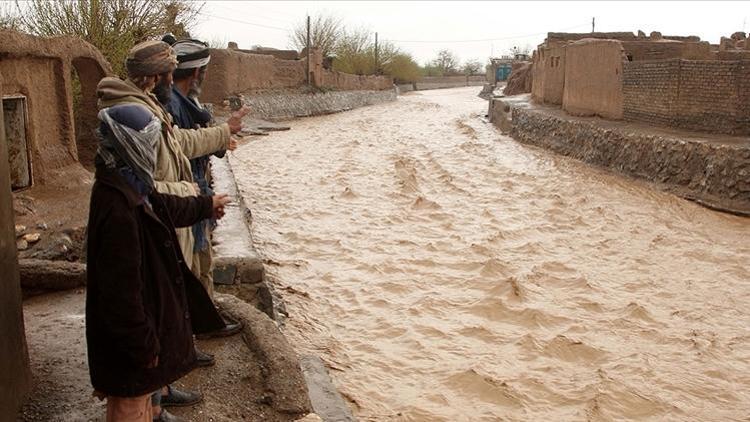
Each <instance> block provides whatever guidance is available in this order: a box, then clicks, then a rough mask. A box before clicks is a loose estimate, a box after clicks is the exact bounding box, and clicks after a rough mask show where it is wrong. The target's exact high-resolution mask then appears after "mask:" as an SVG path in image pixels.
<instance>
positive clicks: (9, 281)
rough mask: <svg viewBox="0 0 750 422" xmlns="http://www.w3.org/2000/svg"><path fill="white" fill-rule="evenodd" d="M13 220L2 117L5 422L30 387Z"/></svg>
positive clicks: (0, 414) (0, 280)
mask: <svg viewBox="0 0 750 422" xmlns="http://www.w3.org/2000/svg"><path fill="white" fill-rule="evenodd" d="M0 86H2V76H0ZM0 116H2V102H0ZM13 221H14V218H13V204H12V199H11V193H10V173H9V169H8V147H7V144H6V142H5V128H4V126H3V120H2V119H0V274H2V277H0V332H2V341H0V386H2V394H0V421H3V422H4V421H14V420H16V417H15V415H16V413H17V410H18V408H19V407H20V405H21V402H22V401H23V399H24V397H25V395H26V393H27V392H28V390H29V387H30V377H31V375H30V372H29V356H28V352H27V349H26V336H25V333H24V324H23V312H22V308H21V284H20V281H19V279H18V252H17V251H16V241H15V239H16V236H15V229H14V223H13Z"/></svg>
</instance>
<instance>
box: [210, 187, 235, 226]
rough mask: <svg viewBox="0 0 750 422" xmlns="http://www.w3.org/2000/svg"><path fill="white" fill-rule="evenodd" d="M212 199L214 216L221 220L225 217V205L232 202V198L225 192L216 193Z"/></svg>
mask: <svg viewBox="0 0 750 422" xmlns="http://www.w3.org/2000/svg"><path fill="white" fill-rule="evenodd" d="M211 199H212V200H213V208H214V218H215V219H217V220H219V219H221V217H224V206H225V205H227V204H228V203H230V202H232V199H231V198H230V197H229V195H227V194H225V193H220V194H218V195H214V196H212V197H211Z"/></svg>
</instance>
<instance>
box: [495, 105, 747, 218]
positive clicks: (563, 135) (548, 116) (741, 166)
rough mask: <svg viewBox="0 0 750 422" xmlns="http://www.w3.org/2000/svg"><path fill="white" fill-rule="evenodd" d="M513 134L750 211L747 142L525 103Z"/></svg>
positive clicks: (714, 203) (712, 203) (717, 204)
mask: <svg viewBox="0 0 750 422" xmlns="http://www.w3.org/2000/svg"><path fill="white" fill-rule="evenodd" d="M496 124H497V123H496ZM510 133H511V136H513V137H514V138H515V139H516V140H518V141H520V142H524V143H528V144H533V145H538V146H541V147H544V148H547V149H550V150H552V151H554V152H556V153H559V154H563V155H567V156H570V157H574V158H577V159H580V160H583V161H585V162H587V163H591V164H595V165H598V166H602V167H607V168H609V169H612V170H615V171H617V172H620V173H622V174H625V175H628V176H632V177H637V178H641V179H646V180H648V181H651V182H655V183H657V184H658V185H659V187H661V188H664V189H665V190H668V191H670V192H673V193H675V194H677V195H679V196H682V197H684V198H687V199H690V200H694V201H696V202H699V203H701V204H703V205H706V206H709V207H712V208H717V209H720V210H723V211H728V212H733V213H737V214H742V215H750V145H748V143H746V142H737V143H736V144H733V143H731V142H709V141H698V140H690V139H685V138H684V137H680V136H679V135H667V134H664V133H662V132H657V131H654V132H647V131H635V130H632V128H630V129H628V127H627V126H625V125H623V126H622V127H618V126H616V125H605V124H599V123H597V121H596V120H579V119H566V118H563V117H560V116H557V115H554V114H552V113H547V112H545V111H543V110H533V109H529V108H523V107H517V108H513V110H512V124H511V130H510Z"/></svg>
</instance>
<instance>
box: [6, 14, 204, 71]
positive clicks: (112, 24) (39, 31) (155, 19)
mask: <svg viewBox="0 0 750 422" xmlns="http://www.w3.org/2000/svg"><path fill="white" fill-rule="evenodd" d="M202 7H203V4H202V3H192V2H189V1H186V0H168V1H160V0H62V1H47V0H30V1H28V2H24V4H23V5H21V3H20V2H18V0H16V8H17V10H18V11H19V14H20V15H21V24H22V27H23V28H24V29H25V30H26V31H28V32H29V33H31V34H34V35H39V36H46V37H49V36H55V35H73V36H78V37H80V38H82V39H84V40H86V41H88V42H90V43H91V44H93V45H94V46H95V47H97V48H98V49H99V50H100V51H101V52H102V54H104V56H105V57H106V58H107V59H108V60H109V62H110V63H111V64H112V67H113V70H114V71H115V72H117V73H119V74H123V73H124V62H125V57H126V56H127V52H128V51H129V50H130V48H131V47H132V46H133V45H135V44H136V43H138V42H140V41H143V40H146V39H150V38H156V37H159V36H161V35H163V34H165V33H167V32H171V33H172V34H174V35H175V36H176V37H178V38H179V37H185V36H189V35H190V34H189V32H188V30H189V28H190V27H191V26H192V25H193V24H194V23H195V22H196V21H197V18H198V14H199V13H200V11H201V9H202Z"/></svg>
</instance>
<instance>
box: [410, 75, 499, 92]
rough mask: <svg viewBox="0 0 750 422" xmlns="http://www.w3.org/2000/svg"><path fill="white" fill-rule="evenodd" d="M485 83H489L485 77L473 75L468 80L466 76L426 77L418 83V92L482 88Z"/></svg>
mask: <svg viewBox="0 0 750 422" xmlns="http://www.w3.org/2000/svg"><path fill="white" fill-rule="evenodd" d="M485 83H487V78H486V77H485V75H473V76H469V77H468V78H467V77H466V76H464V75H457V76H425V77H423V78H421V79H420V80H418V81H417V90H420V91H422V90H426V89H443V88H458V87H462V86H482V85H484V84H485Z"/></svg>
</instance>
